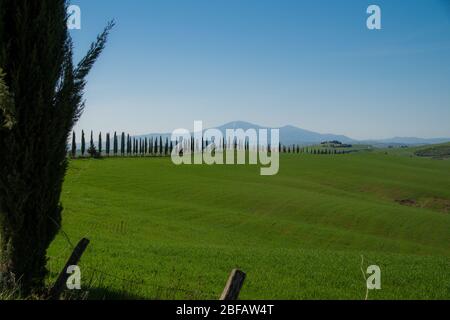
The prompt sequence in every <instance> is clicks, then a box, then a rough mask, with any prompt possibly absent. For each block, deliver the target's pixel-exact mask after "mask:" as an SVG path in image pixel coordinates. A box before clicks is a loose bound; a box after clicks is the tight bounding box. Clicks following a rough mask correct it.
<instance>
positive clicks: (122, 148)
mask: <svg viewBox="0 0 450 320" xmlns="http://www.w3.org/2000/svg"><path fill="white" fill-rule="evenodd" d="M179 144H181V146H179ZM212 144H213V142H212V141H206V140H203V139H202V141H197V140H194V138H191V140H190V141H184V142H181V143H180V141H175V143H174V142H173V141H171V140H170V139H169V138H168V137H166V138H163V137H162V136H154V137H144V138H136V137H132V136H130V135H129V134H125V133H124V132H122V133H121V134H120V135H118V134H117V132H114V134H113V135H112V136H111V134H110V133H107V134H106V136H105V140H103V135H102V133H100V134H99V135H98V139H97V142H95V141H94V132H93V131H91V133H90V140H89V144H87V143H86V135H85V132H84V131H82V132H81V141H80V144H78V143H77V136H76V133H75V132H73V133H72V143H71V150H70V156H71V157H72V158H77V157H82V158H84V157H92V158H100V157H102V156H106V157H111V156H113V157H131V156H142V157H143V156H160V157H164V156H170V155H171V154H172V153H173V150H174V148H175V147H177V146H178V147H177V148H179V152H190V153H196V152H204V151H205V150H206V149H207V148H208V147H209V146H210V145H212ZM213 149H214V152H216V151H218V152H220V151H223V150H232V149H234V150H246V151H258V150H262V149H266V151H267V152H278V151H279V152H281V153H292V154H316V155H332V154H347V153H350V152H349V151H344V150H336V149H335V148H323V147H302V146H300V145H297V144H294V145H282V144H280V145H279V146H278V147H277V148H276V147H272V146H270V145H269V146H266V147H265V148H263V147H257V146H251V145H250V144H249V142H248V141H237V140H235V141H228V142H227V141H225V139H223V140H222V141H220V142H218V143H217V144H215V143H214V147H213Z"/></svg>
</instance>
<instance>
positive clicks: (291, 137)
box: [135, 121, 450, 148]
mask: <svg viewBox="0 0 450 320" xmlns="http://www.w3.org/2000/svg"><path fill="white" fill-rule="evenodd" d="M216 129H218V130H220V131H221V132H222V133H223V134H224V135H225V133H226V130H227V129H243V130H245V131H246V130H248V129H256V130H258V129H270V128H267V127H262V126H260V125H256V124H253V123H249V122H245V121H233V122H230V123H227V124H224V125H222V126H220V127H217V128H216ZM275 129H279V130H280V141H281V143H282V144H285V145H291V144H299V145H314V144H319V143H321V142H324V141H334V140H337V141H340V142H342V143H346V144H370V145H373V146H375V147H381V148H383V147H388V146H402V145H407V146H420V145H430V144H440V143H445V142H450V138H435V139H423V138H414V137H405V138H401V137H396V138H391V139H380V140H375V139H374V140H363V141H361V140H356V139H352V138H349V137H347V136H345V135H336V134H322V133H317V132H313V131H308V130H305V129H301V128H298V127H294V126H284V127H281V128H275ZM152 137H153V138H155V137H158V138H159V137H162V138H163V140H164V141H165V140H166V138H169V139H170V137H171V133H151V134H146V135H140V136H135V138H138V139H139V138H152Z"/></svg>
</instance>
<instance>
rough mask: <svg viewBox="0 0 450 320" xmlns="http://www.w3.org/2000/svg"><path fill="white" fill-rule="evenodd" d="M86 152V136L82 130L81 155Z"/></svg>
mask: <svg viewBox="0 0 450 320" xmlns="http://www.w3.org/2000/svg"><path fill="white" fill-rule="evenodd" d="M85 152H86V138H85V137H84V130H83V131H81V155H82V156H83V157H84V154H85Z"/></svg>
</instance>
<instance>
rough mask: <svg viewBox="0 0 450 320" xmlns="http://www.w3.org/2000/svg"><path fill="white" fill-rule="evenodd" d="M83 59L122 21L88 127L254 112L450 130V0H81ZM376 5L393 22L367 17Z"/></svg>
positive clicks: (297, 120) (343, 129) (218, 119)
mask: <svg viewBox="0 0 450 320" xmlns="http://www.w3.org/2000/svg"><path fill="white" fill-rule="evenodd" d="M72 4H77V5H79V6H80V7H81V10H82V29H81V30H74V31H71V34H72V36H73V39H74V43H75V46H76V59H79V58H80V57H81V54H82V53H84V52H85V51H86V50H87V49H88V47H89V44H90V42H91V41H92V40H93V39H95V36H96V34H97V33H98V32H100V31H101V30H102V28H103V26H104V25H105V24H106V22H107V21H108V20H109V19H112V18H114V19H115V20H116V22H117V26H116V28H115V29H114V31H113V32H112V35H111V37H110V41H109V43H108V46H107V49H106V51H105V52H104V54H103V56H102V57H101V59H100V61H99V62H98V64H97V65H96V67H95V68H94V70H93V72H92V74H91V76H90V77H89V85H88V87H87V93H86V99H87V103H86V112H85V113H84V115H83V117H82V119H81V120H80V122H79V124H78V125H77V127H76V130H81V129H85V130H91V129H94V130H96V131H98V130H101V131H103V132H107V131H114V130H117V131H126V132H130V133H132V134H144V133H150V132H170V131H172V130H173V129H175V128H180V127H184V128H188V129H189V128H191V127H192V126H193V121H194V120H203V121H204V122H205V125H206V126H208V127H212V126H219V125H222V124H224V123H225V122H229V121H234V120H244V121H249V122H253V123H257V124H260V125H264V126H274V127H276V126H282V125H287V124H289V125H295V126H299V127H302V128H304V129H310V130H314V131H318V132H322V133H336V134H346V135H348V136H351V137H352V138H359V139H366V138H386V137H392V136H419V137H427V138H428V137H450V4H449V1H447V0H408V1H400V0H386V1H385V0H376V1H366V0H340V1H334V0H292V1H288V0H179V1H176V0H128V1H124V0H114V1H111V0H109V1H106V0H95V1H92V0H78V1H72ZM370 4H377V5H379V6H380V7H381V9H382V27H383V29H382V30H381V31H369V30H368V29H367V28H366V20H367V17H368V15H367V14H366V9H367V7H368V6H369V5H370Z"/></svg>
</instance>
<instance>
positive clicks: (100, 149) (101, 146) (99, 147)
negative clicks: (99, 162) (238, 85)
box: [98, 132, 103, 156]
mask: <svg viewBox="0 0 450 320" xmlns="http://www.w3.org/2000/svg"><path fill="white" fill-rule="evenodd" d="M102 151H103V141H102V133H101V132H100V134H99V135H98V153H99V154H100V156H101V155H102Z"/></svg>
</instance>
